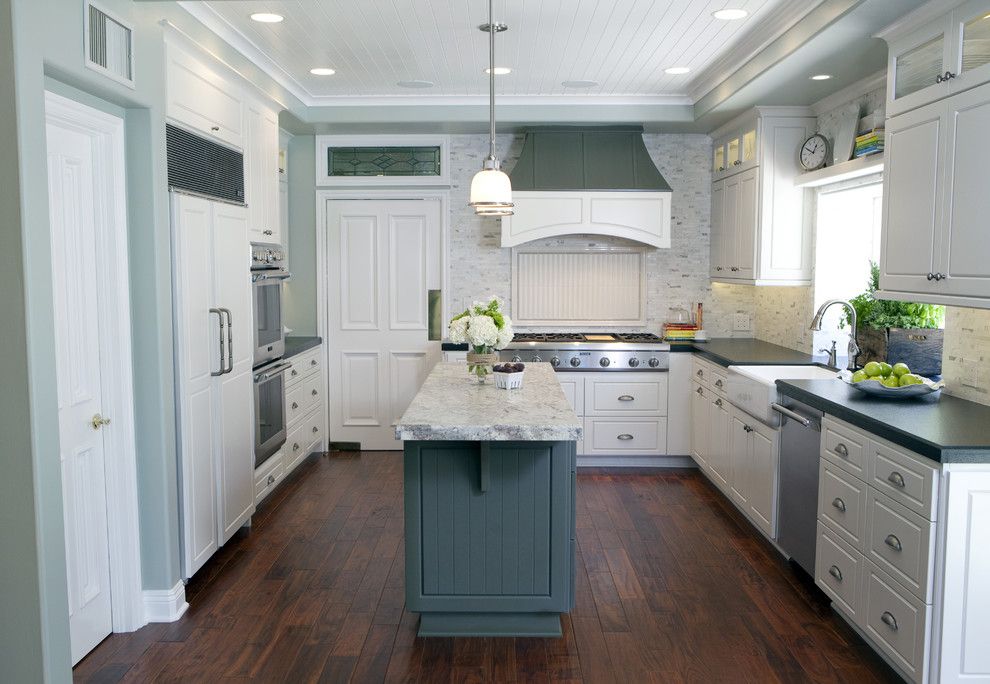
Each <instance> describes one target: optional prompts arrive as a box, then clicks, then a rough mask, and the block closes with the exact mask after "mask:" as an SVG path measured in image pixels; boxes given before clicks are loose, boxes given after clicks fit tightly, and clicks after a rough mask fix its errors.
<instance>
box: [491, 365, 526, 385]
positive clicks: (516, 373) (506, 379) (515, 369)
mask: <svg viewBox="0 0 990 684" xmlns="http://www.w3.org/2000/svg"><path fill="white" fill-rule="evenodd" d="M492 370H493V371H495V387H496V388H497V389H519V388H520V387H522V383H523V374H524V373H525V371H526V365H525V364H522V363H496V364H495V365H494V366H492Z"/></svg>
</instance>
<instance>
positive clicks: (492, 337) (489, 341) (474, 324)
mask: <svg viewBox="0 0 990 684" xmlns="http://www.w3.org/2000/svg"><path fill="white" fill-rule="evenodd" d="M467 321H468V324H467V340H468V343H470V344H471V345H472V346H474V347H494V346H495V343H496V342H498V327H497V326H496V325H495V321H493V320H492V319H491V317H490V316H468V317H467Z"/></svg>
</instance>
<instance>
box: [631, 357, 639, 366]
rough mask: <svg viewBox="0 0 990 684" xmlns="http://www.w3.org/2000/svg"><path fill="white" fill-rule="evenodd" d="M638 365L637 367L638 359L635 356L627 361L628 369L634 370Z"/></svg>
mask: <svg viewBox="0 0 990 684" xmlns="http://www.w3.org/2000/svg"><path fill="white" fill-rule="evenodd" d="M638 365H639V359H637V358H636V357H635V356H634V357H632V358H631V359H629V367H630V368H635V367H636V366H638Z"/></svg>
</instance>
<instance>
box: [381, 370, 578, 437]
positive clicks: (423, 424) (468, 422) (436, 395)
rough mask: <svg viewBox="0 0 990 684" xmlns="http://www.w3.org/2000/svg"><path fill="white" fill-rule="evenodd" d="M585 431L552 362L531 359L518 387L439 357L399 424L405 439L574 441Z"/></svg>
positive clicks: (398, 429) (397, 432) (397, 434)
mask: <svg viewBox="0 0 990 684" xmlns="http://www.w3.org/2000/svg"><path fill="white" fill-rule="evenodd" d="M581 432H582V426H581V422H580V421H579V420H578V418H577V415H575V413H574V410H573V409H572V408H571V405H570V403H569V402H568V401H567V397H565V396H564V392H563V390H562V389H561V388H560V382H559V381H558V380H557V376H556V373H555V372H554V370H553V368H552V367H551V366H550V364H549V363H529V364H526V376H525V378H524V380H523V386H522V388H520V389H515V390H503V389H496V388H495V385H494V381H493V380H492V379H491V378H489V380H488V382H487V383H485V384H484V385H480V384H478V381H477V379H476V378H475V377H474V376H473V375H469V374H468V370H467V367H466V365H465V364H464V363H463V362H452V363H438V364H437V365H436V367H434V369H433V371H432V372H431V373H430V375H429V376H428V377H427V378H426V382H424V383H423V386H422V387H421V388H420V390H419V393H418V394H417V395H416V396H415V397H414V398H413V400H412V403H411V404H409V408H408V409H406V412H405V413H404V414H403V415H402V418H400V419H399V421H398V423H396V426H395V436H396V438H397V439H402V440H435V441H461V440H463V441H517V440H518V441H575V440H578V439H580V438H581Z"/></svg>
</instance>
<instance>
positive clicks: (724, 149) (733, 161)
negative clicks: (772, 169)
mask: <svg viewBox="0 0 990 684" xmlns="http://www.w3.org/2000/svg"><path fill="white" fill-rule="evenodd" d="M721 130H722V131H725V129H724V128H723V129H721ZM758 134H759V129H758V125H757V120H756V119H755V118H751V117H750V118H746V119H744V120H741V121H740V122H739V123H738V124H737V125H736V127H735V128H734V129H731V130H729V131H728V132H723V133H721V134H720V135H719V136H718V137H716V138H715V141H714V144H713V152H712V179H713V180H718V179H720V178H725V177H726V176H729V175H732V174H734V173H739V172H740V171H746V170H747V169H750V168H752V167H754V166H756V164H757V163H758V161H757V156H758V155H757V149H758V148H757V140H758Z"/></svg>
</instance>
